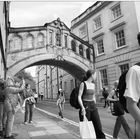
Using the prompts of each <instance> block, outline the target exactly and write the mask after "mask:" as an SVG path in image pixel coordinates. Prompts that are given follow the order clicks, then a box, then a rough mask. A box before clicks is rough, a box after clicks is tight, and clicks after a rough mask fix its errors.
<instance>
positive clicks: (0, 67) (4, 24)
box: [0, 1, 9, 78]
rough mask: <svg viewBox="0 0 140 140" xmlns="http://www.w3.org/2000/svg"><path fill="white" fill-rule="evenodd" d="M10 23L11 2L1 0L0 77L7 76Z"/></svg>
mask: <svg viewBox="0 0 140 140" xmlns="http://www.w3.org/2000/svg"><path fill="white" fill-rule="evenodd" d="M8 23H9V2H6V1H0V78H5V76H6V48H7V47H6V46H7V37H8Z"/></svg>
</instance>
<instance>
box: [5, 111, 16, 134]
mask: <svg viewBox="0 0 140 140" xmlns="http://www.w3.org/2000/svg"><path fill="white" fill-rule="evenodd" d="M14 116H15V114H14V113H13V111H12V110H10V111H5V112H4V119H3V121H4V122H3V123H4V129H5V132H4V133H5V136H6V137H9V136H11V135H12V128H13V123H14Z"/></svg>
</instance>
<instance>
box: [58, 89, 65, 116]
mask: <svg viewBox="0 0 140 140" xmlns="http://www.w3.org/2000/svg"><path fill="white" fill-rule="evenodd" d="M64 103H65V95H64V91H63V90H62V89H59V91H58V99H57V106H58V108H59V113H58V114H59V116H61V118H63V110H64Z"/></svg>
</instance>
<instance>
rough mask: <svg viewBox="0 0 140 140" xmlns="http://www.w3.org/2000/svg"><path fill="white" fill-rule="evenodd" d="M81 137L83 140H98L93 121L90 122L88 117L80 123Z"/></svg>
mask: <svg viewBox="0 0 140 140" xmlns="http://www.w3.org/2000/svg"><path fill="white" fill-rule="evenodd" d="M79 129H80V136H81V138H82V139H89V138H93V139H96V134H95V129H94V126H93V123H92V121H88V120H87V118H86V116H84V120H83V121H82V122H79Z"/></svg>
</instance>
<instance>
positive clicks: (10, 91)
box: [3, 78, 25, 139]
mask: <svg viewBox="0 0 140 140" xmlns="http://www.w3.org/2000/svg"><path fill="white" fill-rule="evenodd" d="M24 85H25V81H24V80H23V81H22V86H21V87H20V88H18V87H17V86H15V83H14V81H13V79H12V78H8V79H7V80H6V84H5V87H4V94H5V101H4V118H3V124H4V138H7V139H9V138H14V135H12V128H13V123H14V117H15V112H16V106H17V104H18V94H19V93H20V94H22V93H23V92H22V91H23V90H24Z"/></svg>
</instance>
